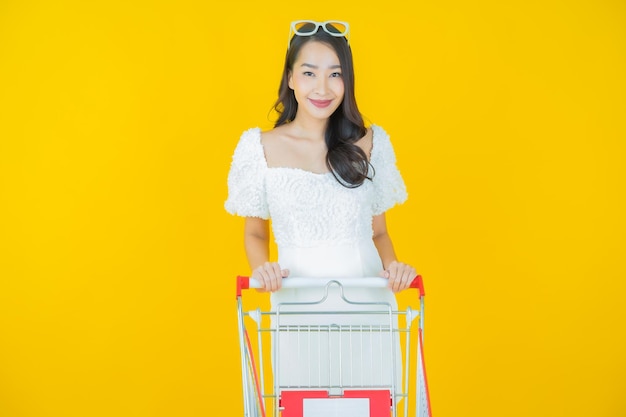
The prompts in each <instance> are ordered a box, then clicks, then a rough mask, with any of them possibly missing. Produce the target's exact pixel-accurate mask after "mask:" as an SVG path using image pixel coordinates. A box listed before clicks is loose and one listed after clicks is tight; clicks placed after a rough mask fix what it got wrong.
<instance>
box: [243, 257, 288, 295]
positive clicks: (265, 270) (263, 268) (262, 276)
mask: <svg viewBox="0 0 626 417" xmlns="http://www.w3.org/2000/svg"><path fill="white" fill-rule="evenodd" d="M288 275H289V270H288V269H280V265H279V264H278V262H265V263H264V264H263V265H260V266H258V267H257V268H256V269H255V270H254V271H252V278H254V279H256V280H257V281H259V283H260V284H261V288H260V289H259V290H260V291H270V292H274V291H278V290H280V287H281V286H282V281H283V278H287V276H288Z"/></svg>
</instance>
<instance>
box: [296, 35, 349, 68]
mask: <svg viewBox="0 0 626 417" xmlns="http://www.w3.org/2000/svg"><path fill="white" fill-rule="evenodd" d="M303 63H307V64H314V65H319V66H330V65H339V57H338V56H337V53H336V52H335V50H334V49H333V48H332V47H331V46H329V45H328V44H326V43H324V42H318V41H311V42H307V43H305V44H304V45H302V48H301V49H300V51H299V53H298V58H297V59H296V61H295V64H296V65H300V64H303Z"/></svg>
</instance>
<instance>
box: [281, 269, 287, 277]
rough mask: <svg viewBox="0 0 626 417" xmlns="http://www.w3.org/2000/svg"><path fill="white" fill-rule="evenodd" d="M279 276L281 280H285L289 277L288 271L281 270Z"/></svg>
mask: <svg viewBox="0 0 626 417" xmlns="http://www.w3.org/2000/svg"><path fill="white" fill-rule="evenodd" d="M280 275H281V276H282V277H283V278H287V277H288V276H289V270H288V269H283V270H282V271H280Z"/></svg>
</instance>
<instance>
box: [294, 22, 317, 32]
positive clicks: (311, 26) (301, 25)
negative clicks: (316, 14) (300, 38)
mask: <svg viewBox="0 0 626 417" xmlns="http://www.w3.org/2000/svg"><path fill="white" fill-rule="evenodd" d="M293 28H294V31H295V32H296V34H298V35H312V34H313V33H315V32H316V31H317V25H316V24H315V23H312V22H307V21H302V22H296V23H294V25H293Z"/></svg>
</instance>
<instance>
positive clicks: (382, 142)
mask: <svg viewBox="0 0 626 417" xmlns="http://www.w3.org/2000/svg"><path fill="white" fill-rule="evenodd" d="M370 129H371V130H372V152H371V159H372V162H375V161H380V160H389V159H394V160H395V154H394V150H393V145H392V144H391V139H390V137H389V134H388V133H387V131H386V130H385V129H384V128H383V127H381V126H378V125H372V126H371V127H370Z"/></svg>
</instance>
